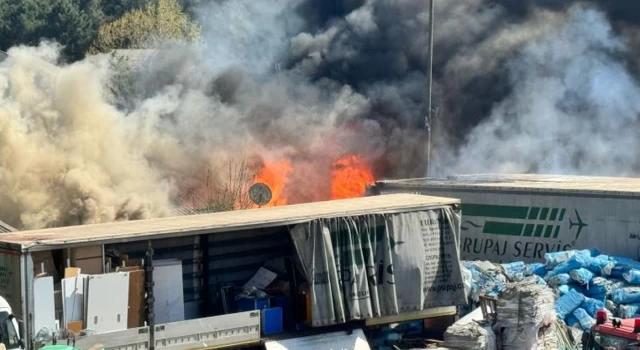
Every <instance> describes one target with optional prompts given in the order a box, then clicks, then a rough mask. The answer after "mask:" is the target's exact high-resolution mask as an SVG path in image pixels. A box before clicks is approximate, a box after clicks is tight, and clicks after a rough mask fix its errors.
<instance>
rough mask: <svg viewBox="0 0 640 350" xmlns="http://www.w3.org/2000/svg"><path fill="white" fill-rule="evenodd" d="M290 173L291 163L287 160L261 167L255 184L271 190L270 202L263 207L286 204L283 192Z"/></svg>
mask: <svg viewBox="0 0 640 350" xmlns="http://www.w3.org/2000/svg"><path fill="white" fill-rule="evenodd" d="M290 172H291V162H290V161H289V160H287V159H283V160H280V161H278V162H272V163H265V164H264V165H263V167H262V169H261V170H260V173H259V174H258V175H256V178H255V182H262V183H264V184H265V185H267V186H269V188H270V189H271V201H270V202H269V203H268V204H266V205H265V207H273V206H277V205H286V204H287V198H286V197H285V196H284V195H283V191H284V188H285V186H286V185H287V180H288V177H289V173H290Z"/></svg>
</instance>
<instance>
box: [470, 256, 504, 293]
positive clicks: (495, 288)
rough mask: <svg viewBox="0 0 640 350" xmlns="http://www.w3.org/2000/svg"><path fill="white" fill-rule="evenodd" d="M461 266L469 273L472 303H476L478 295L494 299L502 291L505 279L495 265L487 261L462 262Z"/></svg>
mask: <svg viewBox="0 0 640 350" xmlns="http://www.w3.org/2000/svg"><path fill="white" fill-rule="evenodd" d="M463 266H464V267H466V268H467V269H469V271H471V275H472V280H473V283H472V285H471V298H472V300H473V301H478V297H479V296H480V295H488V296H492V297H496V296H498V294H499V293H500V292H502V290H503V289H504V286H505V283H506V278H505V276H503V275H502V274H501V272H500V269H499V268H498V267H497V266H496V265H494V264H492V263H490V262H488V261H464V262H463Z"/></svg>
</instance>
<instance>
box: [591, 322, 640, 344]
mask: <svg viewBox="0 0 640 350" xmlns="http://www.w3.org/2000/svg"><path fill="white" fill-rule="evenodd" d="M620 322H621V325H620V327H614V325H613V323H611V322H607V323H604V324H600V325H599V324H596V325H595V326H593V328H592V331H593V332H594V333H600V334H604V335H610V336H614V337H618V338H623V339H628V340H632V341H634V342H640V334H638V333H636V332H634V330H635V328H636V327H635V326H636V322H638V319H631V318H629V319H626V320H620Z"/></svg>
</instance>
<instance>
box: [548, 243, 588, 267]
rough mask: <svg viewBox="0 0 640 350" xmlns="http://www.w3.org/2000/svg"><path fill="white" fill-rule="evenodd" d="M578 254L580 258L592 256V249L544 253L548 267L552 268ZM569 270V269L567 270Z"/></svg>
mask: <svg viewBox="0 0 640 350" xmlns="http://www.w3.org/2000/svg"><path fill="white" fill-rule="evenodd" d="M575 256H578V257H579V258H588V257H590V256H591V251H590V250H587V249H585V250H567V251H562V252H552V253H546V254H545V255H544V260H545V264H546V266H547V269H549V270H551V269H553V268H555V267H556V266H557V265H559V264H561V263H564V262H567V261H569V260H570V259H571V258H573V257H575ZM570 270H572V269H570ZM566 272H569V271H566Z"/></svg>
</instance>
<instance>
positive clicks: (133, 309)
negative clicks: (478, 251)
mask: <svg viewBox="0 0 640 350" xmlns="http://www.w3.org/2000/svg"><path fill="white" fill-rule="evenodd" d="M459 204H460V202H459V200H457V199H451V198H440V197H428V196H421V195H407V194H398V195H389V196H376V197H365V198H357V199H346V200H338V201H327V202H318V203H309V204H300V205H290V206H282V207H274V208H262V209H251V210H239V211H233V212H223V213H214V214H203V215H190V216H179V217H168V218H160V219H152V220H139V221H128V222H114V223H106V224H95V225H84V226H72V227H60V228H51V229H42V230H32V231H19V232H9V233H4V234H2V235H0V271H1V273H0V277H1V278H2V280H0V296H1V297H2V298H3V300H6V303H4V304H2V303H0V313H2V312H4V314H2V315H4V316H3V320H5V323H4V325H6V326H7V327H5V329H3V330H2V332H5V333H6V336H5V335H2V336H1V337H0V339H3V342H5V343H6V344H4V345H5V347H6V348H7V349H10V350H14V349H39V348H41V347H42V346H47V345H48V346H50V345H52V344H53V343H56V344H58V346H60V345H65V344H68V345H69V346H70V347H73V348H77V349H92V348H93V349H204V348H219V347H236V348H237V347H241V346H249V345H251V346H267V345H268V346H267V348H274V346H275V348H280V349H286V348H287V347H286V344H285V343H283V344H280V345H277V344H278V342H279V341H282V342H284V340H286V339H292V338H300V337H302V336H304V335H305V332H311V333H313V334H314V336H315V338H313V337H312V339H316V340H309V341H315V343H318V341H317V339H318V333H320V334H322V333H327V334H338V333H340V331H341V329H340V327H342V326H344V328H346V329H350V331H349V332H347V333H344V332H343V333H340V334H342V338H341V340H340V342H341V344H346V343H348V342H349V339H348V338H350V337H359V338H358V339H356V340H354V344H356V343H357V344H360V345H358V346H359V347H358V348H359V349H364V347H363V340H362V339H361V338H362V334H363V333H362V332H361V330H363V329H367V327H375V326H378V325H381V324H387V323H392V322H401V321H405V320H416V319H427V318H434V317H441V316H443V317H449V316H452V315H455V314H456V312H457V306H458V305H461V304H464V303H466V299H465V291H464V286H463V282H462V274H461V270H460V261H459V259H460V252H459V249H458V247H459V242H460V207H459ZM3 305H4V306H3ZM17 321H19V322H17ZM8 326H11V327H8ZM336 327H338V329H336ZM354 327H355V329H354ZM323 330H326V332H325V331H323ZM336 332H338V333H336ZM5 340H6V341H5ZM345 342H346V343H345ZM294 343H295V344H298V345H299V344H303V345H302V346H304V340H298V341H296V342H294ZM315 343H314V344H315ZM314 346H315V347H313V348H318V349H320V348H319V347H318V346H320V345H319V344H316V345H314ZM326 346H327V349H328V348H330V347H331V342H330V341H327V342H326ZM355 347H356V346H355V345H354V347H353V348H355ZM309 348H312V347H311V345H309ZM347 348H348V347H347Z"/></svg>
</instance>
